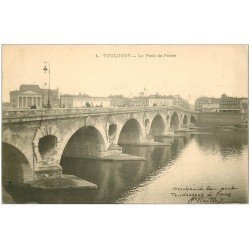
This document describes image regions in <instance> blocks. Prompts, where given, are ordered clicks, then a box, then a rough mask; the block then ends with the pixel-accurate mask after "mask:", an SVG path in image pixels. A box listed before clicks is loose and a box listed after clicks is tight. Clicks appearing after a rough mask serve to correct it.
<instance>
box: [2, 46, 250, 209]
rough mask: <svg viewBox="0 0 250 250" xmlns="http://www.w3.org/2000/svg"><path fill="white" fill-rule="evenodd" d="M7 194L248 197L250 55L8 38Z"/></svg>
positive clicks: (148, 199)
mask: <svg viewBox="0 0 250 250" xmlns="http://www.w3.org/2000/svg"><path fill="white" fill-rule="evenodd" d="M1 50H2V159H1V163H2V170H1V171H2V203H3V204H187V205H189V204H190V205H201V204H246V203H248V202H249V198H248V197H249V193H248V188H249V187H248V67H249V66H248V60H249V58H248V56H249V47H248V45H245V44H227V45H223V44H220V45H215V44H214V45H208V44H206V45H202V44H201V45H198V44H195V45H191V44H189V45H184V44H183V45H167V44H154V45H150V44H147V45H146V44H133V45H131V44H130V45H128V44H117V45H108V44H105V45H100V44H99V45H91V44H82V45H81V44H79V45H76V44H74V45H71V44H65V45H61V44H60V45H56V44H53V45H49V44H48V45H46V44H41V45H37V44H36V45H32V44H30V45H28V44H27V45H25V44H22V45H21V44H20V45H18V44H16V45H14V44H4V45H2V48H1Z"/></svg>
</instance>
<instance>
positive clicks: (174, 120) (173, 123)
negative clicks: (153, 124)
mask: <svg viewBox="0 0 250 250" xmlns="http://www.w3.org/2000/svg"><path fill="white" fill-rule="evenodd" d="M179 125H180V118H179V116H178V114H177V113H176V112H174V113H173V114H172V116H171V119H170V129H171V130H177V129H178V128H179Z"/></svg>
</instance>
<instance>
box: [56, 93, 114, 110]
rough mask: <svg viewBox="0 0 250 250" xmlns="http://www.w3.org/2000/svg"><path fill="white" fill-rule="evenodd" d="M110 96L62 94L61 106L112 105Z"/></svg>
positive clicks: (87, 106)
mask: <svg viewBox="0 0 250 250" xmlns="http://www.w3.org/2000/svg"><path fill="white" fill-rule="evenodd" d="M110 106H111V103H110V98H109V97H93V96H89V95H86V94H81V93H79V95H61V96H60V107H61V108H89V107H110Z"/></svg>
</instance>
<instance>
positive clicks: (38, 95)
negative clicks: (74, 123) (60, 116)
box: [10, 84, 59, 108]
mask: <svg viewBox="0 0 250 250" xmlns="http://www.w3.org/2000/svg"><path fill="white" fill-rule="evenodd" d="M48 96H50V105H51V107H52V108H53V107H54V108H56V107H59V97H58V96H59V89H58V88H57V89H54V90H52V89H51V90H50V91H49V90H48V89H41V88H40V87H39V85H35V84H21V85H20V87H19V90H14V91H10V107H13V108H31V106H35V107H37V108H42V107H47V106H48Z"/></svg>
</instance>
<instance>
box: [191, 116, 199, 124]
mask: <svg viewBox="0 0 250 250" xmlns="http://www.w3.org/2000/svg"><path fill="white" fill-rule="evenodd" d="M197 122H198V121H197V119H196V117H195V116H193V115H191V118H190V123H192V124H196V123H197Z"/></svg>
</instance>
